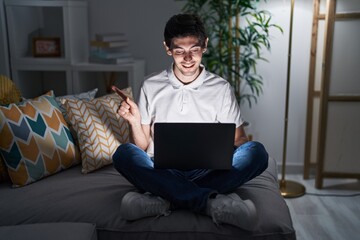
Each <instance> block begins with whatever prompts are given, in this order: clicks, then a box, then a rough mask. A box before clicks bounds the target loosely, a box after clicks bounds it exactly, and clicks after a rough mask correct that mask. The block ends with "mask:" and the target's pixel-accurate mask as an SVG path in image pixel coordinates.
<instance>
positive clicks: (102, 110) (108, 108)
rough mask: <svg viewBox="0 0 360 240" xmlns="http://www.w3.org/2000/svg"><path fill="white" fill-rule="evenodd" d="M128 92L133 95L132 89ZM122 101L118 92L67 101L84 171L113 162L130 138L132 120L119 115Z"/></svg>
mask: <svg viewBox="0 0 360 240" xmlns="http://www.w3.org/2000/svg"><path fill="white" fill-rule="evenodd" d="M125 91H126V92H127V93H128V95H130V93H131V89H130V88H128V89H125ZM120 103H121V99H120V97H119V96H117V95H116V94H115V93H114V94H109V95H105V96H103V97H99V98H95V99H93V100H91V101H85V100H79V99H68V100H67V101H66V107H67V113H68V117H69V120H70V122H71V124H72V126H73V128H74V129H75V131H76V133H77V137H78V142H79V148H80V153H81V159H82V173H89V172H92V171H95V170H96V169H99V168H101V167H103V166H106V165H109V164H111V163H112V155H113V153H114V152H115V150H116V149H117V147H118V146H119V145H120V144H121V143H125V142H128V141H129V126H128V123H127V122H126V121H125V120H124V119H123V118H120V116H119V115H118V114H117V109H118V108H119V105H120Z"/></svg>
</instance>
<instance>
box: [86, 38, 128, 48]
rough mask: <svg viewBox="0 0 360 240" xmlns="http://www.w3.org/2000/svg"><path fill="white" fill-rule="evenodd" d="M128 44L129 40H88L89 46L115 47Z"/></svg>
mask: <svg viewBox="0 0 360 240" xmlns="http://www.w3.org/2000/svg"><path fill="white" fill-rule="evenodd" d="M128 45H129V42H128V41H127V40H122V41H112V42H106V41H97V40H92V41H90V46H91V47H102V48H115V47H126V46H128Z"/></svg>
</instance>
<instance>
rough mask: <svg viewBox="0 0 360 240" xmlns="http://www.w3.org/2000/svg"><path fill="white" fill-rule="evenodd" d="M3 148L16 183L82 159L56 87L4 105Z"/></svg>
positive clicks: (1, 123)
mask: <svg viewBox="0 0 360 240" xmlns="http://www.w3.org/2000/svg"><path fill="white" fill-rule="evenodd" d="M0 134H1V139H0V152H1V154H2V156H3V158H4V160H5V163H6V166H7V168H8V172H9V176H10V178H11V181H12V182H13V186H15V187H16V186H24V185H27V184H29V183H32V182H35V181H37V180H39V179H41V178H44V177H46V176H48V175H52V174H54V173H56V172H59V171H61V170H62V169H66V168H69V167H71V166H73V165H75V164H77V163H78V162H79V160H80V158H79V153H78V151H77V148H76V147H75V145H74V140H73V138H72V136H71V134H70V131H69V128H68V125H67V124H66V122H65V120H64V118H63V116H62V114H61V111H60V109H59V105H58V104H57V103H56V101H55V97H54V94H53V92H52V91H50V92H48V93H46V94H44V95H42V96H40V97H37V98H34V99H31V100H26V101H24V102H21V103H19V104H18V105H17V104H14V103H12V104H9V105H8V106H1V107H0Z"/></svg>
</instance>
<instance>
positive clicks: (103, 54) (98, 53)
mask: <svg viewBox="0 0 360 240" xmlns="http://www.w3.org/2000/svg"><path fill="white" fill-rule="evenodd" d="M90 55H91V56H95V57H99V58H105V59H108V58H124V57H131V55H132V54H131V53H130V52H129V51H127V50H124V49H119V50H117V51H107V50H106V49H103V48H96V49H92V50H90Z"/></svg>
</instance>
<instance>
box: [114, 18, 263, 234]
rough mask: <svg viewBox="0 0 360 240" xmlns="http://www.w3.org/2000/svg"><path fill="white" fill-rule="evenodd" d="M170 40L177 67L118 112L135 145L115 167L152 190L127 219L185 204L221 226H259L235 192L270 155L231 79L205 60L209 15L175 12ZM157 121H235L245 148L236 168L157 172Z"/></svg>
mask: <svg viewBox="0 0 360 240" xmlns="http://www.w3.org/2000/svg"><path fill="white" fill-rule="evenodd" d="M164 37H165V41H164V46H165V49H166V53H167V54H168V55H169V56H171V57H172V58H173V64H172V65H171V66H170V68H169V69H168V70H164V71H162V72H160V73H158V74H155V75H152V76H150V77H148V78H147V79H146V80H145V81H144V83H143V86H142V88H141V93H140V97H139V102H138V105H136V104H135V103H134V102H133V101H131V100H130V99H129V98H127V99H126V100H125V101H123V102H122V104H121V106H120V107H119V110H118V113H119V114H120V116H121V117H123V118H124V119H126V120H127V121H128V122H129V124H130V126H131V130H132V131H131V132H132V137H133V142H134V144H130V143H129V144H122V145H120V146H119V148H118V149H117V151H116V152H115V154H114V156H113V161H114V166H115V168H116V169H117V170H118V171H119V172H120V173H121V174H122V175H123V176H125V177H126V178H127V179H128V180H129V182H131V183H132V184H133V185H134V186H135V187H137V188H138V189H139V191H140V192H147V193H145V194H143V193H138V192H129V193H127V194H126V195H125V196H124V197H123V200H122V204H121V213H122V216H123V217H124V218H125V219H127V220H135V219H139V218H142V217H148V216H156V215H166V214H168V213H170V210H174V209H179V208H182V209H189V210H192V211H194V212H197V213H203V214H207V215H209V216H211V217H212V218H213V221H214V222H215V223H227V224H232V225H235V226H238V227H240V228H243V229H247V230H251V229H252V228H253V227H254V226H255V223H256V219H257V214H256V208H255V206H254V204H253V203H252V202H251V201H250V200H242V199H241V198H240V197H239V196H238V195H237V194H235V193H232V192H234V191H235V190H236V189H237V188H238V187H239V186H240V185H242V184H243V183H245V182H247V181H249V180H250V179H252V178H254V177H256V176H257V175H259V174H261V173H262V172H263V171H264V170H265V169H266V167H267V160H268V154H267V153H266V150H265V149H264V147H263V146H262V145H261V144H260V143H257V142H249V141H248V139H247V136H246V134H245V131H244V128H243V126H242V124H243V120H242V118H241V114H240V108H239V105H238V103H237V101H236V98H235V96H234V93H233V91H232V88H231V86H230V84H229V83H228V82H227V81H226V80H224V79H222V78H221V77H219V76H217V75H215V74H212V73H210V72H208V71H206V69H205V67H204V66H203V65H202V64H201V59H202V56H203V53H204V52H205V51H206V47H207V43H208V38H207V35H206V33H205V29H204V26H203V23H202V22H201V20H200V19H199V18H198V17H197V16H194V15H189V14H179V15H175V16H173V17H171V18H170V19H169V21H168V22H167V23H166V27H165V31H164ZM155 122H223V123H235V124H236V132H235V139H234V145H235V146H236V147H237V148H236V149H235V150H234V156H233V167H232V169H231V170H225V171H224V170H221V171H220V170H204V169H196V170H191V171H179V170H175V169H165V170H160V169H154V165H153V161H152V158H151V157H152V156H153V140H152V137H153V125H154V123H155ZM170 134H171V133H170Z"/></svg>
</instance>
